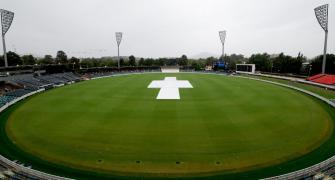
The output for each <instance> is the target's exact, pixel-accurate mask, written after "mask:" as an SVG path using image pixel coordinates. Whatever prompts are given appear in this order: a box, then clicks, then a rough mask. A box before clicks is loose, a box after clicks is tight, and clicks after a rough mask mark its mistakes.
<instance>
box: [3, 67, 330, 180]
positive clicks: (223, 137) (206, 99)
mask: <svg viewBox="0 0 335 180" xmlns="http://www.w3.org/2000/svg"><path fill="white" fill-rule="evenodd" d="M165 77H177V80H188V81H189V82H190V83H191V84H192V85H193V89H180V96H181V100H156V96H157V94H158V92H159V89H148V88H147V86H148V85H149V84H150V83H151V81H153V80H163V79H164V78H165ZM333 119H334V110H333V109H332V108H330V107H329V106H327V105H326V104H325V103H323V102H321V101H319V100H317V99H314V98H312V97H310V96H308V95H305V94H302V93H299V92H297V91H294V90H291V89H288V88H284V87H280V86H277V85H273V84H269V83H264V82H259V81H254V80H249V79H243V78H238V77H231V76H219V75H210V74H158V73H157V74H141V75H127V76H119V77H110V78H104V79H98V80H92V81H85V82H80V83H77V84H73V85H69V86H65V87H62V88H57V89H53V90H50V91H47V92H45V93H42V94H39V95H36V96H34V97H32V98H29V99H28V100H26V101H24V102H22V103H19V104H18V105H16V106H14V107H12V108H10V110H8V111H7V113H6V112H5V113H4V114H3V115H2V121H5V123H3V124H4V127H3V128H4V134H5V135H6V138H7V145H8V146H9V148H12V149H16V150H15V152H17V154H21V155H18V156H17V157H20V156H21V157H23V156H25V157H27V156H29V157H28V158H27V159H26V161H30V162H31V163H32V165H33V167H34V162H36V167H37V168H40V169H42V170H46V171H48V172H52V173H55V174H60V175H69V176H72V175H73V174H76V175H73V176H74V177H76V176H77V175H78V176H77V177H81V176H80V174H82V177H99V176H101V177H120V178H122V177H156V178H157V177H160V178H164V177H196V176H200V177H203V176H214V177H216V178H218V177H225V176H226V177H230V178H236V177H239V175H243V177H249V178H256V177H257V178H260V177H267V176H269V175H278V174H276V173H282V172H288V171H291V170H296V169H300V168H303V167H305V166H307V165H312V164H313V163H317V162H319V161H321V160H323V159H325V158H327V157H329V156H330V155H332V154H331V153H332V152H329V151H330V149H328V148H330V147H334V142H333V141H331V137H332V136H333V135H334V134H333ZM2 139H3V137H2ZM3 141H6V140H3ZM0 152H1V151H0ZM9 154H11V155H12V157H15V155H13V153H9ZM22 161H25V160H24V158H23V160H22ZM48 165H49V166H50V168H48ZM67 169H68V171H69V172H67ZM58 170H59V172H57V171H58ZM71 171H72V172H75V173H73V174H71ZM91 175H92V176H91ZM241 177H242V176H241Z"/></svg>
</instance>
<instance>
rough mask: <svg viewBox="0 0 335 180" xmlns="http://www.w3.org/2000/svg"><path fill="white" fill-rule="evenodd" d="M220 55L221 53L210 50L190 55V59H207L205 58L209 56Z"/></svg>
mask: <svg viewBox="0 0 335 180" xmlns="http://www.w3.org/2000/svg"><path fill="white" fill-rule="evenodd" d="M212 56H213V57H219V55H217V54H214V53H210V52H201V53H199V54H196V55H193V56H190V57H189V58H190V59H200V58H202V59H205V58H208V57H212Z"/></svg>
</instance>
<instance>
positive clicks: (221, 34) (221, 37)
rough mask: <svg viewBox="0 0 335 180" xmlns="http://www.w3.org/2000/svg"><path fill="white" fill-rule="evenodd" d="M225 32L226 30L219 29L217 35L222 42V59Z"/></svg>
mask: <svg viewBox="0 0 335 180" xmlns="http://www.w3.org/2000/svg"><path fill="white" fill-rule="evenodd" d="M226 34H227V31H219V36H220V40H221V43H222V59H223V57H224V44H225V41H226Z"/></svg>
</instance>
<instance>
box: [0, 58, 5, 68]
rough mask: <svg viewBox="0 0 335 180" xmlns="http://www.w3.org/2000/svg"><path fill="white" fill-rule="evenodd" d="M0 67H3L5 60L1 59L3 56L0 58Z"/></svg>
mask: <svg viewBox="0 0 335 180" xmlns="http://www.w3.org/2000/svg"><path fill="white" fill-rule="evenodd" d="M0 66H5V60H4V59H3V56H0Z"/></svg>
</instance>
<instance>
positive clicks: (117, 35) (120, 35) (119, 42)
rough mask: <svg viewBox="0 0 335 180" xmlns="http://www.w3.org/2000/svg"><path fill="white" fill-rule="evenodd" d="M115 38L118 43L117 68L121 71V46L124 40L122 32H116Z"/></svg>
mask: <svg viewBox="0 0 335 180" xmlns="http://www.w3.org/2000/svg"><path fill="white" fill-rule="evenodd" d="M115 37H116V42H117V67H118V69H119V70H120V44H121V40H122V32H116V33H115Z"/></svg>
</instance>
